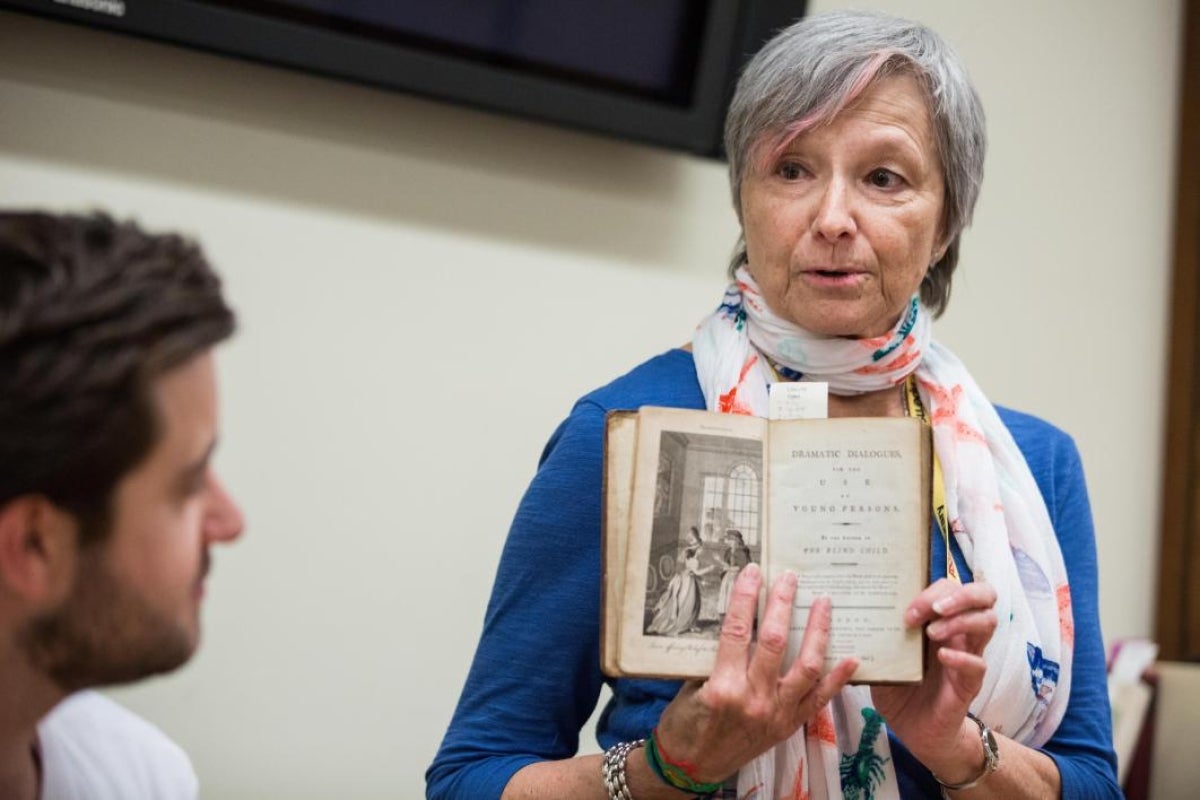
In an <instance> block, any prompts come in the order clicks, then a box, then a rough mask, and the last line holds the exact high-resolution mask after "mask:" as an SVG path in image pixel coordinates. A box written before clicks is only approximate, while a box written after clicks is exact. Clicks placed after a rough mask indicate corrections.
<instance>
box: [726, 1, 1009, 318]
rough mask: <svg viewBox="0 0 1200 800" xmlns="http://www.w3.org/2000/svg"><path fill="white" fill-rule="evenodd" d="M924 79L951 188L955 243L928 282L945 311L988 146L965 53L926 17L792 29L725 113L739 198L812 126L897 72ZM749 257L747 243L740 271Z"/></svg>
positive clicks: (773, 44)
mask: <svg viewBox="0 0 1200 800" xmlns="http://www.w3.org/2000/svg"><path fill="white" fill-rule="evenodd" d="M897 73H902V74H903V73H907V74H911V75H913V76H915V77H916V78H917V80H918V81H919V82H920V84H921V85H922V87H923V88H924V89H925V92H926V99H927V103H928V107H929V116H930V119H931V121H932V123H933V130H934V138H935V140H936V142H937V148H938V157H939V159H940V162H941V167H942V175H943V177H944V181H945V186H946V196H945V198H944V200H945V203H944V210H943V215H942V225H943V230H944V231H945V233H946V241H948V242H949V245H948V246H947V248H946V251H945V253H943V254H942V257H941V258H940V259H939V260H938V261H937V262H936V263H935V264H933V265H932V266H931V267H930V269H929V272H928V274H927V275H926V277H925V280H924V282H923V283H922V284H921V301H922V302H923V303H924V304H925V305H926V306H928V307H929V308H930V309H932V310H933V313H934V315H935V316H937V315H940V314H941V313H942V312H943V311H945V309H946V304H947V303H948V302H949V300H950V278H951V276H952V275H953V273H954V268H955V266H956V265H957V264H958V247H959V240H960V238H961V236H962V231H963V228H965V227H966V226H967V225H968V224H969V223H970V221H971V214H972V212H973V211H974V209H975V200H976V199H977V198H978V197H979V186H980V183H981V182H982V181H983V158H984V152H985V151H986V149H987V134H986V131H985V130H984V118H983V105H982V103H980V101H979V95H978V94H977V93H976V91H975V87H974V86H972V85H971V80H970V78H969V77H968V76H967V70H966V68H965V67H964V66H963V64H962V61H960V60H959V58H958V55H957V54H956V53H955V52H954V51H953V50H952V49H951V48H950V46H949V45H948V44H946V42H945V41H943V40H942V38H941V37H940V36H938V35H937V34H936V33H934V32H933V31H932V30H930V29H929V28H927V27H925V26H924V25H921V24H920V23H917V22H911V21H909V20H905V19H900V18H898V17H893V16H890V15H888V14H881V13H877V12H867V11H833V12H829V13H825V14H818V15H815V16H811V17H806V18H804V19H802V20H800V21H799V22H797V23H795V24H793V25H791V26H790V27H788V28H785V29H784V30H783V31H781V32H780V33H779V34H778V35H776V36H775V37H774V38H773V39H771V41H769V42H767V44H766V45H765V46H764V47H763V49H762V50H761V51H759V53H758V54H757V55H756V56H754V58H753V59H751V60H750V62H749V63H748V64H747V65H746V68H745V70H743V72H742V76H741V78H740V79H739V80H738V84H737V89H736V91H735V92H734V95H733V100H732V101H731V102H730V104H729V114H728V116H727V117H726V119H725V152H726V153H727V154H728V157H729V180H730V185H731V188H732V189H733V205H734V208H735V209H736V210H737V214H738V219H739V220H741V216H742V209H741V187H742V181H744V180H745V178H746V174H747V171H748V170H751V169H756V168H758V164H756V163H755V162H756V159H760V158H763V157H764V154H765V155H766V156H767V157H772V156H774V154H776V153H778V151H779V150H780V149H782V148H783V147H786V146H787V144H788V143H789V142H790V141H791V140H792V139H794V138H795V137H796V136H797V135H799V134H800V133H802V132H803V131H805V130H807V129H809V128H811V127H813V126H816V125H820V124H822V123H824V122H828V121H829V120H831V119H832V118H833V117H835V116H836V115H837V114H838V112H839V111H841V110H842V109H843V108H845V107H846V106H847V105H848V104H850V103H851V102H853V101H854V99H855V98H856V97H857V96H858V95H860V94H861V93H862V92H863V91H864V89H866V87H868V86H869V85H870V84H871V83H872V82H873V81H876V80H878V79H880V78H882V77H885V76H887V75H895V74H897ZM745 261H746V246H745V238H744V237H742V238H741V239H739V241H738V245H737V249H736V252H735V253H734V257H733V261H732V262H731V264H730V273H731V274H732V272H733V271H734V270H735V269H737V267H738V266H740V265H741V264H743V263H745Z"/></svg>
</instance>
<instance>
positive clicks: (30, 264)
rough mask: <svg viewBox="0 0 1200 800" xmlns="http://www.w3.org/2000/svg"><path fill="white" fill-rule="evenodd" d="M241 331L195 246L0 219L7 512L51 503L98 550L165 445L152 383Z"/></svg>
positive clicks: (124, 232)
mask: <svg viewBox="0 0 1200 800" xmlns="http://www.w3.org/2000/svg"><path fill="white" fill-rule="evenodd" d="M233 328H234V316H233V312H232V311H231V310H230V309H229V307H228V306H227V305H226V304H225V301H224V299H223V298H222V296H221V282H220V279H219V278H218V277H217V276H216V274H215V273H213V271H212V269H211V268H210V267H209V265H208V262H207V261H206V260H205V258H204V255H203V253H202V252H201V250H200V248H199V246H198V245H196V244H195V243H194V242H191V241H188V240H187V239H185V238H183V237H181V236H178V235H175V234H164V235H155V234H149V233H146V232H145V231H143V230H141V229H140V228H139V227H138V226H137V225H135V224H134V223H132V222H116V221H114V220H113V219H111V218H110V217H108V216H107V215H104V214H93V215H88V216H78V215H52V214H45V213H39V212H3V211H0V505H3V504H4V503H7V502H8V501H10V500H12V499H13V498H16V497H20V496H22V495H28V494H39V495H43V496H45V497H47V498H49V499H50V500H51V501H52V502H54V503H55V504H56V505H58V506H60V507H62V508H63V509H65V510H67V511H69V512H71V513H73V514H75V515H76V516H77V517H78V519H79V521H80V536H81V539H82V540H83V543H88V542H95V541H98V540H100V539H103V538H104V536H105V534H106V533H107V530H108V528H109V523H110V512H111V506H110V503H111V496H112V492H113V489H114V487H115V486H116V484H117V483H118V481H120V479H121V478H122V477H123V476H124V475H125V474H126V473H127V472H129V471H130V470H131V469H133V468H134V467H135V466H137V465H138V464H139V463H140V462H141V461H142V459H144V458H145V457H146V456H147V455H148V454H149V452H150V450H151V449H152V447H153V446H154V444H155V442H156V441H157V440H158V437H159V435H160V427H161V421H160V420H159V417H158V412H157V409H156V406H155V403H154V398H153V395H152V392H151V389H152V385H153V382H154V380H155V379H156V378H157V377H159V376H160V375H162V374H163V373H164V372H167V371H168V370H170V369H171V368H173V367H176V366H180V365H182V364H183V363H184V362H186V361H188V360H189V359H191V358H192V357H193V356H197V355H200V354H201V353H203V352H205V351H206V350H208V349H209V348H211V347H212V346H213V345H215V344H216V343H218V342H220V341H221V340H223V339H225V338H226V337H228V336H229V335H230V334H231V333H233Z"/></svg>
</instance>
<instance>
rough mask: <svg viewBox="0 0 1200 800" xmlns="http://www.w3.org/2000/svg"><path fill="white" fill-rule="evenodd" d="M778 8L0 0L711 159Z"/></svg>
mask: <svg viewBox="0 0 1200 800" xmlns="http://www.w3.org/2000/svg"><path fill="white" fill-rule="evenodd" d="M804 6H805V3H804V2H803V0H800V1H799V2H781V1H780V0H407V2H406V1H405V0H240V1H238V2H235V1H234V0H0V7H8V8H13V9H16V10H20V11H27V12H33V13H35V14H39V15H43V16H49V17H54V18H57V19H64V20H69V21H72V22H77V23H83V24H88V25H92V26H98V27H103V28H108V29H112V30H115V31H120V32H124V33H129V34H135V35H140V36H145V37H150V38H154V39H158V40H163V41H169V42H174V43H177V44H183V45H188V46H192V47H198V48H201V49H204V50H209V51H213V52H218V53H224V54H228V55H234V56H239V57H243V58H250V59H254V60H258V61H263V62H267V63H271V64H278V65H282V66H287V67H292V68H297V69H303V70H307V71H311V72H315V73H318V74H322V75H327V76H332V77H337V78H343V79H347V80H353V81H356V82H361V83H366V84H370V85H374V86H379V87H384V88H389V89H396V90H401V91H407V92H413V93H417V94H421V95H424V96H427V97H433V98H436V99H442V100H450V101H454V102H459V103H464V104H467V105H471V106H474V107H477V108H484V109H488V110H492V111H500V112H505V113H511V114H517V115H520V116H525V117H530V118H534V119H539V120H543V121H547V122H552V123H557V124H560V125H566V126H570V127H575V128H580V129H584V130H590V131H596V132H600V133H605V134H611V135H615V136H621V137H625V138H630V139H634V140H638V141H642V142H647V143H650V144H657V145H662V146H666V147H672V148H677V149H682V150H687V151H689V152H693V153H698V154H701V155H705V156H713V157H719V156H720V155H721V144H720V140H721V127H722V125H723V122H724V112H725V105H726V103H727V102H728V99H729V94H730V92H731V90H732V87H733V83H734V81H735V80H736V77H737V73H738V71H739V70H740V69H741V66H742V65H743V64H744V63H745V60H746V59H747V58H748V57H749V56H750V55H752V54H753V53H754V52H755V51H756V50H757V49H758V48H759V47H760V46H761V45H762V43H763V42H764V41H766V39H767V38H769V37H770V35H771V34H772V33H774V32H775V31H776V30H778V29H779V28H781V27H783V26H784V25H786V24H788V23H789V22H791V21H793V20H794V19H796V18H798V17H799V16H800V15H801V14H802V13H803V12H804Z"/></svg>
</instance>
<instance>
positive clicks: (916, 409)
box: [904, 375, 962, 583]
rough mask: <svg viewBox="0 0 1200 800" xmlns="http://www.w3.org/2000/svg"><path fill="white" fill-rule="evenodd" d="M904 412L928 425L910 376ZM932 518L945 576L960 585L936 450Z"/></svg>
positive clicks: (907, 382)
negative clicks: (941, 547) (942, 553)
mask: <svg viewBox="0 0 1200 800" xmlns="http://www.w3.org/2000/svg"><path fill="white" fill-rule="evenodd" d="M904 405H905V409H904V410H905V411H906V412H907V413H908V416H910V417H916V418H917V419H919V420H921V422H924V423H925V424H926V425H928V424H929V416H928V415H927V414H926V413H925V405H924V404H923V403H922V402H921V395H920V393H919V392H918V391H917V381H916V378H915V377H914V376H912V375H909V376H908V378H907V379H906V380H905V381H904ZM933 518H934V519H935V520H937V526H938V530H939V531H941V533H942V543H943V544H945V546H946V576H947V577H948V578H950V579H951V580H952V581H954V582H955V583H962V578H960V577H959V575H958V565H957V564H955V563H954V556H953V554H951V552H950V521H949V520H948V519H946V480H945V478H943V477H942V461H941V459H940V458H938V455H937V450H934V451H933Z"/></svg>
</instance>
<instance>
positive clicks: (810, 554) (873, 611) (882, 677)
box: [764, 418, 930, 683]
mask: <svg viewBox="0 0 1200 800" xmlns="http://www.w3.org/2000/svg"><path fill="white" fill-rule="evenodd" d="M768 452H769V469H770V473H771V477H770V483H769V487H768V499H767V516H768V524H769V526H770V530H771V538H770V540H769V542H768V549H767V552H766V553H765V554H764V566H765V570H764V571H765V573H766V577H767V580H768V581H770V580H773V579H774V577H775V576H776V575H778V574H780V573H781V572H782V571H784V570H789V569H790V570H792V571H794V572H795V573H796V574H797V575H798V576H799V585H798V589H797V594H796V601H795V609H794V611H793V616H792V635H791V638H790V643H789V644H790V657H794V655H795V653H796V652H797V651H798V649H799V643H800V640H801V638H802V637H803V632H804V628H805V624H806V622H807V618H808V610H809V608H810V607H811V605H812V601H813V599H814V598H815V597H817V596H820V595H826V596H828V597H830V598H831V600H832V601H833V622H832V628H831V638H830V643H829V649H828V651H827V657H826V666H827V667H832V666H833V664H834V663H836V661H838V660H839V659H841V658H843V657H845V656H849V655H854V656H857V657H858V658H859V660H860V666H859V669H858V671H857V672H856V673H855V674H854V676H853V678H852V680H853V681H854V682H856V683H874V682H902V681H916V680H920V679H921V676H922V672H923V664H924V658H923V656H924V644H923V640H922V635H921V631H920V630H919V629H908V628H906V627H905V625H904V619H903V614H904V609H905V608H906V607H907V606H908V603H909V602H910V601H911V600H912V599H913V598H914V597H915V596H916V595H917V593H918V592H920V591H921V590H922V589H924V588H925V586H926V585H927V583H928V571H929V531H930V518H929V492H928V486H929V483H928V475H929V438H928V429H927V428H926V427H925V426H923V425H922V424H921V423H920V421H918V420H915V419H909V418H871V419H863V418H839V419H829V420H794V421H781V422H773V423H772V424H771V429H770V434H769V439H768ZM768 585H769V584H768Z"/></svg>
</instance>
